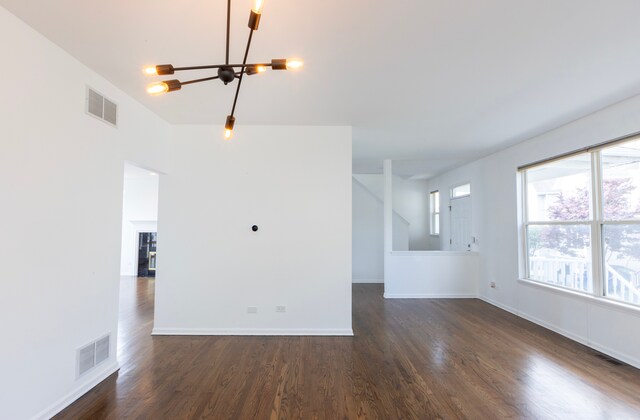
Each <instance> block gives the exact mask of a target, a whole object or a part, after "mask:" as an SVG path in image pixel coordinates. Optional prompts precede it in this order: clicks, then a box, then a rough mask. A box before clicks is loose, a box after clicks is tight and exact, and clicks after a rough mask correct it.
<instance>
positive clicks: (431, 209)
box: [429, 190, 442, 236]
mask: <svg viewBox="0 0 640 420" xmlns="http://www.w3.org/2000/svg"><path fill="white" fill-rule="evenodd" d="M434 194H436V195H437V197H438V198H437V200H436V199H435V196H434ZM436 201H437V202H438V208H437V209H436V208H435V207H436V206H435V203H436ZM441 204H442V202H441V196H440V190H435V191H431V192H430V193H429V235H431V236H440V208H441V207H442V205H441ZM436 215H437V216H438V224H437V225H436V223H435V220H436ZM434 227H437V229H434Z"/></svg>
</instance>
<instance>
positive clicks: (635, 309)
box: [518, 279, 640, 316]
mask: <svg viewBox="0 0 640 420" xmlns="http://www.w3.org/2000/svg"><path fill="white" fill-rule="evenodd" d="M518 281H519V282H520V283H522V284H525V285H527V286H532V287H539V288H541V289H544V290H547V291H550V292H552V293H555V294H558V295H563V296H572V297H576V298H578V299H583V300H585V301H587V302H589V303H593V304H596V305H598V306H602V307H605V308H607V309H614V310H618V311H621V312H627V313H628V312H631V313H632V314H633V315H638V316H640V306H635V305H631V304H628V303H624V302H620V301H617V300H613V299H611V298H608V297H605V296H602V297H600V296H593V295H590V294H588V293H585V292H580V291H578V290H572V289H565V288H563V287H558V286H554V285H552V284H546V283H542V282H539V281H536V280H529V279H518Z"/></svg>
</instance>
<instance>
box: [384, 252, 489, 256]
mask: <svg viewBox="0 0 640 420" xmlns="http://www.w3.org/2000/svg"><path fill="white" fill-rule="evenodd" d="M478 255H479V253H478V252H477V251H391V256H392V257H451V256H473V257H475V256H478Z"/></svg>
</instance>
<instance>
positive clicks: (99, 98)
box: [86, 87, 118, 127]
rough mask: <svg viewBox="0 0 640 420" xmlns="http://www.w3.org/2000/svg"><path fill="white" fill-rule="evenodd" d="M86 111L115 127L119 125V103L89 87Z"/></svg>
mask: <svg viewBox="0 0 640 420" xmlns="http://www.w3.org/2000/svg"><path fill="white" fill-rule="evenodd" d="M86 111H87V113H88V114H89V115H91V116H94V117H96V118H98V119H100V120H102V121H104V122H106V123H108V124H111V125H113V126H114V127H117V126H118V105H116V104H115V103H114V102H112V101H110V100H109V99H107V98H105V97H104V96H103V95H101V94H100V93H98V92H96V91H95V90H93V89H91V88H89V87H87V100H86Z"/></svg>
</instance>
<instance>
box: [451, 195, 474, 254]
mask: <svg viewBox="0 0 640 420" xmlns="http://www.w3.org/2000/svg"><path fill="white" fill-rule="evenodd" d="M449 209H450V213H451V217H450V218H449V220H450V221H451V230H450V232H451V240H450V242H449V243H450V247H451V250H452V251H471V240H472V239H471V196H470V195H468V196H466V197H460V198H453V199H451V205H450V207H449Z"/></svg>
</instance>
